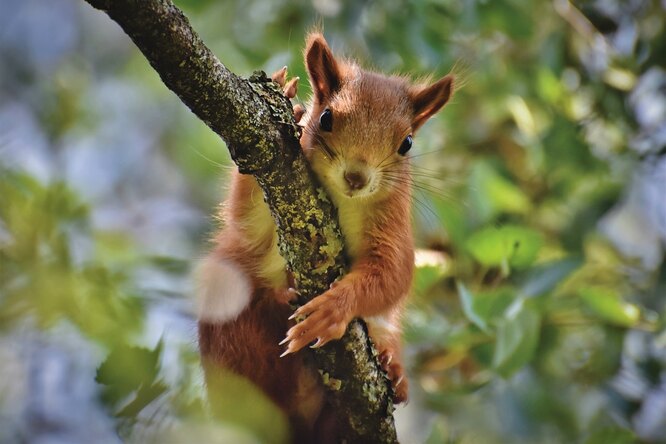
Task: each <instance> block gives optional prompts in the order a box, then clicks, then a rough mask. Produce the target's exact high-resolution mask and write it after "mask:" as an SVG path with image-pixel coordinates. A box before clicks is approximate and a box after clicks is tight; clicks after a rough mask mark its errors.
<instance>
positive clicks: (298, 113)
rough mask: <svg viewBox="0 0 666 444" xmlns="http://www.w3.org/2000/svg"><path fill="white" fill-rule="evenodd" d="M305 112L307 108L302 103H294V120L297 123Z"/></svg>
mask: <svg viewBox="0 0 666 444" xmlns="http://www.w3.org/2000/svg"><path fill="white" fill-rule="evenodd" d="M304 114H305V108H303V106H302V105H298V104H297V105H294V120H295V121H296V123H298V122H300V121H301V118H302V117H303V115H304Z"/></svg>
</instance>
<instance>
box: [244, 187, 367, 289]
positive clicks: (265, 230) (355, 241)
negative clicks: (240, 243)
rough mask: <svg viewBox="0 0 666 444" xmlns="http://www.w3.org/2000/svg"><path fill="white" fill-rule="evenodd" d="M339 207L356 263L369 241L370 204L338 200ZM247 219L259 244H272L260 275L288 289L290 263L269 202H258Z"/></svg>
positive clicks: (253, 240) (348, 250) (247, 229)
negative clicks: (283, 253) (282, 253)
mask: <svg viewBox="0 0 666 444" xmlns="http://www.w3.org/2000/svg"><path fill="white" fill-rule="evenodd" d="M334 203H335V205H336V208H337V210H338V221H339V223H340V229H341V230H342V235H343V236H344V241H345V247H346V253H347V255H348V257H349V259H350V260H351V261H352V262H353V261H354V259H356V258H357V257H358V256H359V255H360V254H361V251H362V250H363V247H364V243H365V241H367V231H368V229H369V224H370V222H371V221H370V219H369V214H368V211H369V209H368V206H365V205H363V204H361V203H356V202H352V201H349V200H347V201H345V202H334ZM247 216H248V217H247V218H246V219H245V227H244V228H245V232H246V233H247V235H248V237H249V238H250V240H251V243H253V244H255V245H261V244H263V245H266V244H268V245H270V246H269V247H268V249H267V250H266V251H265V253H264V254H263V255H262V259H261V263H260V264H257V265H258V267H257V271H258V277H259V278H261V279H262V280H264V281H266V282H267V283H268V284H269V285H270V286H271V287H273V288H286V287H287V278H286V274H285V270H286V266H287V265H286V262H285V260H284V259H283V258H282V256H280V251H279V249H278V243H277V228H276V226H275V222H274V220H273V217H272V216H271V213H270V210H269V209H268V205H267V204H266V203H265V202H264V201H263V200H261V201H256V204H255V205H254V208H252V209H251V210H250V212H249V214H248V215H247Z"/></svg>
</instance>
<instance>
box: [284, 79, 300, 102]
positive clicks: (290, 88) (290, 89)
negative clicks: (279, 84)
mask: <svg viewBox="0 0 666 444" xmlns="http://www.w3.org/2000/svg"><path fill="white" fill-rule="evenodd" d="M298 80H299V78H298V77H294V78H292V79H291V80H289V81H288V82H287V84H286V85H284V88H283V89H282V91H283V92H284V95H285V96H286V97H287V98H288V99H293V98H294V97H296V93H297V92H298Z"/></svg>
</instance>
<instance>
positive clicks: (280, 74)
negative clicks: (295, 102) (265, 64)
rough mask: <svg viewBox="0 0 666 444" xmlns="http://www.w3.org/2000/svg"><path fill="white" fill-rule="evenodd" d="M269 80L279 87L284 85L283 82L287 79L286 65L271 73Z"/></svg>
mask: <svg viewBox="0 0 666 444" xmlns="http://www.w3.org/2000/svg"><path fill="white" fill-rule="evenodd" d="M271 80H273V81H274V82H275V83H277V84H278V85H280V86H281V87H284V84H285V82H286V81H287V67H286V66H283V67H282V68H280V69H278V70H277V71H275V72H274V73H273V74H271Z"/></svg>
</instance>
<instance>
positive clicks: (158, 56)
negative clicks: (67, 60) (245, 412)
mask: <svg viewBox="0 0 666 444" xmlns="http://www.w3.org/2000/svg"><path fill="white" fill-rule="evenodd" d="M86 1H87V2H88V3H89V4H90V5H92V6H93V7H95V8H97V9H101V10H103V11H105V12H106V13H107V14H108V15H109V17H111V18H112V19H113V20H114V21H116V22H117V23H118V24H119V25H120V26H121V28H122V29H123V30H124V31H125V33H126V34H127V35H128V36H129V37H130V38H131V39H132V40H133V41H134V42H135V43H136V45H137V46H138V47H139V49H140V50H141V51H142V53H143V54H144V55H145V57H146V59H147V60H148V61H149V63H150V64H151V66H152V67H153V68H154V69H155V70H156V71H157V73H158V74H159V75H160V77H161V78H162V80H163V82H164V84H165V85H166V86H167V87H168V88H169V89H171V90H172V91H173V92H174V93H175V94H176V95H177V96H178V97H179V98H180V99H181V100H182V101H183V103H185V104H186V105H187V106H188V107H189V108H190V109H191V110H192V112H194V113H195V114H196V115H197V116H198V117H199V118H200V119H201V120H202V121H204V122H205V123H206V124H207V125H208V126H209V127H210V128H211V129H212V130H213V131H215V132H216V133H217V134H219V135H220V136H221V137H222V139H223V140H224V141H225V142H226V144H227V147H228V149H229V151H230V153H231V157H232V159H233V160H234V162H235V163H236V165H238V168H239V171H240V172H242V173H246V174H253V175H254V176H255V177H256V179H257V181H258V183H259V184H260V186H261V187H262V189H263V190H264V195H265V199H266V202H267V203H268V205H269V207H270V209H271V212H272V214H273V217H274V218H275V222H276V225H277V228H278V237H279V245H280V253H281V254H282V255H283V257H284V258H285V260H286V262H287V264H288V267H289V269H290V271H291V273H292V275H293V276H294V280H295V282H296V284H297V287H298V289H299V291H300V293H301V299H300V301H299V302H300V303H304V302H306V301H307V300H309V299H311V298H313V297H315V296H317V295H319V294H321V293H323V292H324V291H325V290H327V289H328V286H329V285H330V283H332V282H333V281H334V280H335V279H337V278H338V277H339V276H340V275H341V274H342V273H343V272H344V263H345V261H344V255H343V241H342V236H341V234H340V229H339V226H338V224H337V220H336V218H335V209H334V207H333V205H332V204H331V202H330V200H329V199H328V198H327V197H326V193H325V192H324V191H323V190H322V189H321V188H320V187H318V186H317V184H316V180H315V178H314V177H313V176H312V174H311V173H310V171H309V169H308V166H307V163H306V160H305V158H304V156H303V154H302V152H301V149H300V145H299V142H298V131H299V129H298V127H297V126H296V124H295V122H294V119H293V109H292V107H291V103H290V102H289V100H287V99H286V98H285V97H284V96H283V95H282V93H281V92H280V91H279V89H278V88H276V87H275V85H274V84H273V83H272V82H271V81H270V79H268V78H267V77H266V75H265V74H264V73H262V72H257V73H255V74H253V75H252V76H251V77H250V79H248V80H244V79H242V78H240V77H238V76H236V75H235V74H233V73H232V72H231V71H229V70H228V69H227V68H226V67H225V66H224V65H223V64H222V63H221V62H220V61H219V60H218V59H217V57H215V55H214V54H213V53H212V52H211V51H210V50H209V49H208V48H207V47H206V46H205V45H204V43H203V42H202V41H201V39H200V38H199V36H198V35H197V34H196V32H194V30H193V29H192V28H191V26H190V24H189V22H188V20H187V18H186V17H185V15H184V14H183V13H182V11H180V10H179V9H178V8H177V7H176V6H175V5H174V4H173V3H172V2H171V1H170V0H86ZM312 353H313V357H314V361H315V363H316V365H317V367H318V369H319V370H320V374H321V375H322V377H325V379H326V381H327V382H328V384H326V385H327V386H328V388H329V389H330V390H328V393H329V400H330V401H331V403H332V404H333V405H334V406H335V407H336V408H337V410H338V415H337V416H338V418H339V419H341V420H342V430H341V432H342V437H343V439H344V440H346V441H347V442H376V443H393V442H397V438H396V433H395V427H394V423H393V417H392V412H393V404H392V401H391V399H392V391H391V388H390V383H389V381H388V378H387V377H386V375H385V374H384V373H383V371H382V370H381V369H380V367H379V363H378V361H377V356H376V352H375V351H374V349H373V346H372V344H371V342H370V341H369V339H368V335H367V330H366V328H365V325H364V324H363V322H362V321H360V320H354V321H352V323H350V325H349V326H348V328H347V332H346V333H345V336H344V337H343V338H342V339H341V340H340V341H333V342H331V343H329V344H327V345H326V346H324V347H322V348H319V349H315V350H314V351H312Z"/></svg>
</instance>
